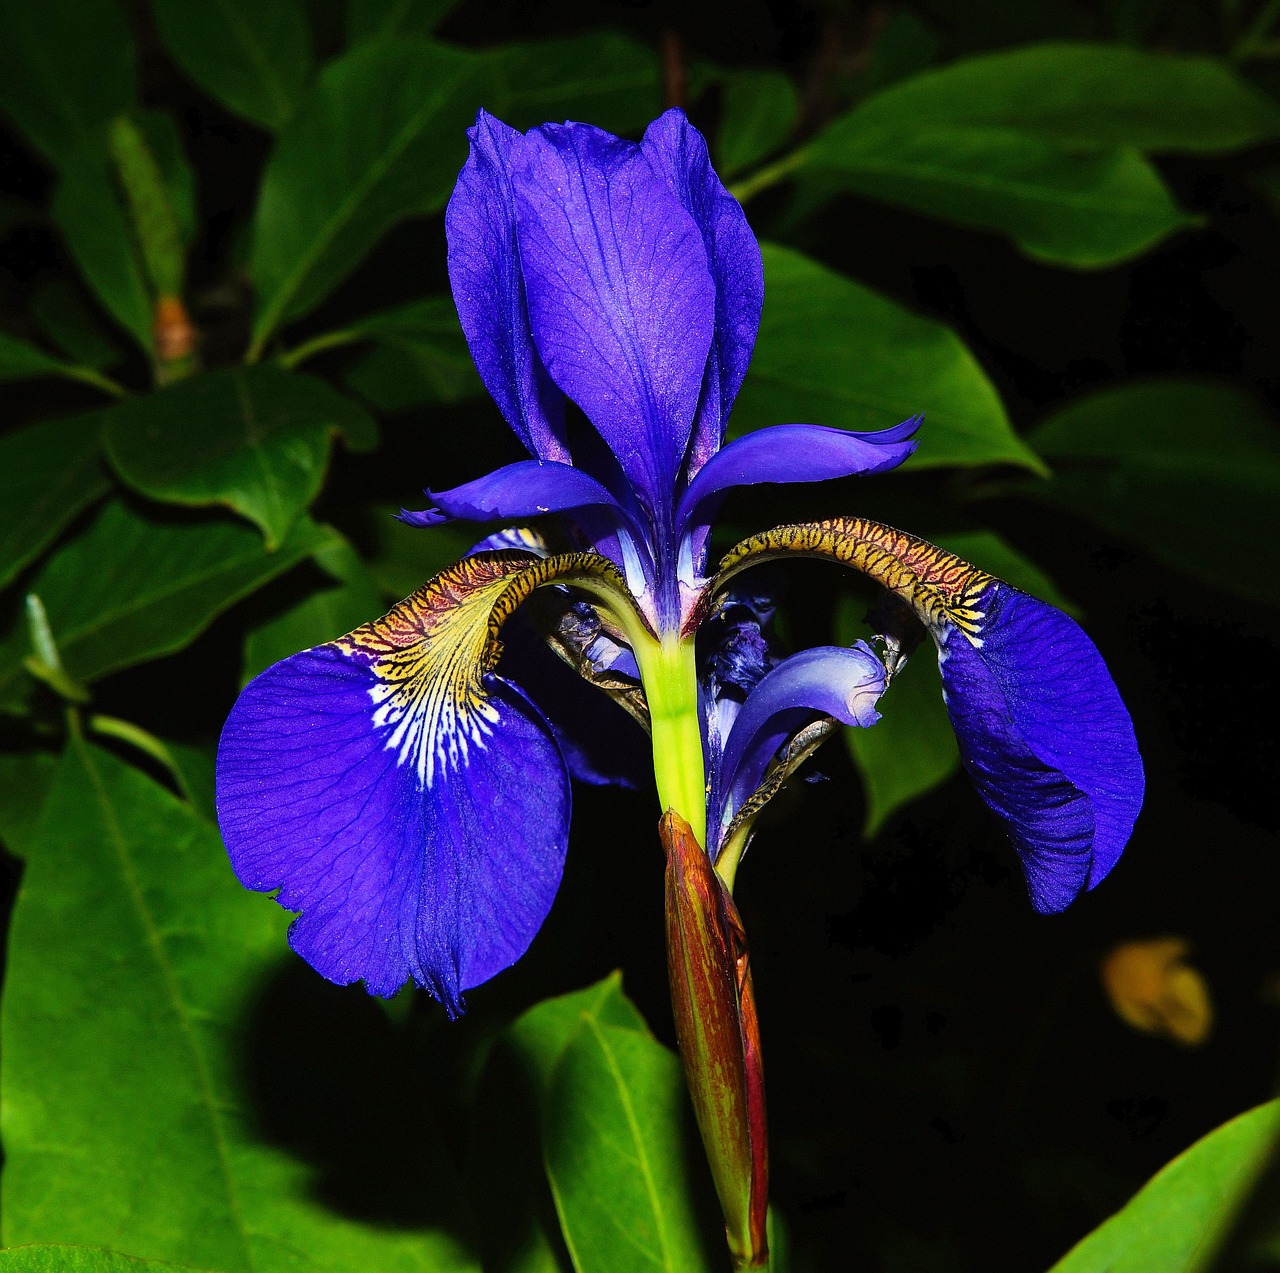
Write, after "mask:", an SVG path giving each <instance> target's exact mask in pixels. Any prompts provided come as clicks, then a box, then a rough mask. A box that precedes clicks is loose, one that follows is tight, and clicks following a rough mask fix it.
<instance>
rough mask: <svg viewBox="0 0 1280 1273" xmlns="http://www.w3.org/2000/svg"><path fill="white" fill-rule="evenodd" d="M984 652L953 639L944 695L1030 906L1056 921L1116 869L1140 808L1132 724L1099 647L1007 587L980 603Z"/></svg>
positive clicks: (945, 648)
mask: <svg viewBox="0 0 1280 1273" xmlns="http://www.w3.org/2000/svg"><path fill="white" fill-rule="evenodd" d="M978 608H979V609H980V610H981V611H983V612H984V617H983V619H982V620H981V622H980V624H979V626H978V634H979V635H978V642H977V643H974V642H971V641H970V640H969V639H968V638H967V637H966V636H965V635H964V633H963V632H961V631H959V630H957V629H955V628H952V629H951V630H950V631H949V632H948V633H947V634H946V636H945V638H944V639H943V642H942V644H941V647H940V648H941V651H942V656H943V657H942V685H943V690H944V693H945V695H946V699H947V709H948V711H949V713H950V715H951V723H952V725H953V726H954V728H955V731H956V737H957V739H958V740H959V742H960V751H961V755H962V757H963V758H964V762H965V767H966V769H967V770H968V771H969V774H970V775H971V777H972V778H973V780H974V783H975V784H976V785H977V787H978V790H979V791H980V792H981V794H982V797H983V799H984V800H986V802H987V804H988V805H990V806H991V808H992V809H993V810H994V811H995V812H996V813H997V814H999V815H1000V816H1001V817H1002V818H1003V819H1004V820H1005V822H1006V823H1007V824H1008V826H1009V830H1010V834H1011V835H1012V836H1013V839H1014V842H1015V844H1016V845H1017V847H1018V849H1019V851H1020V852H1021V854H1022V859H1023V866H1024V869H1025V870H1026V874H1027V882H1028V885H1029V887H1030V889H1031V898H1032V903H1033V904H1034V906H1035V907H1036V909H1037V910H1040V911H1059V910H1062V909H1063V907H1065V906H1067V905H1068V904H1069V903H1070V902H1071V901H1072V899H1073V898H1074V897H1075V896H1076V895H1077V894H1078V893H1079V892H1080V891H1081V889H1083V888H1092V887H1093V886H1094V885H1095V884H1097V883H1099V881H1101V880H1102V879H1103V878H1104V877H1105V876H1106V874H1107V873H1108V872H1109V871H1110V870H1111V868H1112V867H1113V866H1114V865H1115V863H1116V860H1117V859H1118V858H1119V856H1120V853H1121V851H1122V850H1123V848H1124V846H1125V843H1126V841H1127V840H1128V838H1129V835H1130V833H1131V831H1132V830H1133V824H1134V821H1135V819H1136V818H1137V816H1138V811H1139V809H1140V808H1141V806H1142V794H1143V785H1144V780H1143V772H1142V760H1141V757H1140V756H1139V754H1138V745H1137V740H1136V739H1135V738H1134V734H1133V725H1132V723H1131V721H1130V719H1129V713H1128V712H1127V711H1126V710H1125V706H1124V703H1123V702H1122V701H1121V699H1120V695H1119V693H1118V692H1117V690H1116V687H1115V684H1114V683H1113V681H1112V679H1111V676H1110V674H1109V673H1108V671H1107V668H1106V664H1105V663H1104V662H1103V661H1102V656H1101V655H1100V654H1099V653H1098V651H1097V648H1096V647H1095V646H1094V644H1093V642H1092V641H1090V640H1089V638H1088V637H1087V636H1086V635H1085V634H1084V633H1083V632H1082V631H1081V630H1080V627H1079V626H1078V625H1077V624H1076V623H1075V622H1074V621H1073V620H1072V619H1070V618H1069V617H1068V616H1067V615H1065V614H1063V613H1062V612H1061V611H1059V610H1056V609H1054V607H1053V606H1050V605H1047V604H1046V603H1045V602H1043V601H1038V600H1037V599H1036V598H1034V597H1031V596H1028V595H1027V594H1026V593H1024V592H1019V591H1018V590H1017V589H1016V588H1011V587H1009V586H1008V585H1007V584H1003V583H994V584H992V585H991V587H990V588H989V589H988V591H987V593H986V595H985V596H983V597H982V598H981V599H980V600H979V602H978Z"/></svg>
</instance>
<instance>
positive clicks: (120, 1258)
mask: <svg viewBox="0 0 1280 1273" xmlns="http://www.w3.org/2000/svg"><path fill="white" fill-rule="evenodd" d="M0 1271H3V1273H201V1270H198V1269H195V1268H193V1266H191V1265H190V1264H170V1263H169V1261H167V1260H140V1259H138V1258H137V1256H133V1255H122V1254H121V1253H120V1252H119V1251H108V1250H107V1249H106V1247H100V1246H64V1245H62V1244H61V1243H58V1244H56V1245H55V1244H46V1243H43V1242H41V1243H37V1244H35V1245H33V1246H18V1247H10V1248H9V1249H8V1250H7V1251H0Z"/></svg>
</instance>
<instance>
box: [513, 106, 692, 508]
mask: <svg viewBox="0 0 1280 1273" xmlns="http://www.w3.org/2000/svg"><path fill="white" fill-rule="evenodd" d="M512 185H513V188H514V190H515V195H516V210H517V223H518V227H519V243H520V256H521V264H522V267H523V271H524V279H525V288H526V292H527V296H528V305H529V315H530V319H531V320H532V324H533V332H534V339H535V340H536V342H537V346H538V350H539V352H540V353H541V355H542V359H543V361H544V363H545V364H546V366H547V369H548V370H549V371H550V373H551V376H552V378H553V379H554V380H555V382H556V384H557V385H559V386H560V388H561V389H563V390H564V392H565V393H567V394H568V395H569V396H570V397H571V398H572V399H573V400H574V401H575V402H577V403H578V405H579V406H580V407H582V409H583V410H584V411H585V412H586V414H587V416H588V418H589V419H590V420H591V422H592V424H593V425H595V427H596V429H597V430H598V431H599V433H600V434H601V436H602V437H603V438H604V439H605V441H606V442H607V443H608V444H609V446H610V447H611V448H612V450H613V452H614V454H615V455H616V456H617V458H618V461H619V463H620V464H621V465H622V468H623V470H624V472H625V473H626V475H627V477H628V478H629V479H630V481H631V483H632V484H633V485H634V486H635V487H636V488H637V491H638V493H639V494H640V496H641V499H642V500H643V501H645V502H646V503H647V505H648V508H649V511H650V513H656V512H658V511H660V510H662V509H664V508H665V507H667V506H668V505H669V503H670V500H671V496H672V491H673V489H674V485H675V478H676V473H677V470H678V468H679V465H680V462H681V460H682V458H683V456H684V451H685V447H686V445H687V443H688V440H689V430H690V426H691V424H692V421H693V414H694V411H695V409H696V407H697V405H698V396H699V392H700V389H701V386H702V376H703V370H704V368H705V366H706V361H707V351H708V349H709V347H710V344H711V334H712V327H713V324H714V317H715V303H716V301H715V287H714V285H713V283H712V281H711V274H710V271H709V270H708V268H707V254H706V250H705V248H704V247H703V243H702V236H701V234H700V232H699V230H698V227H697V226H696V225H695V224H694V221H693V218H692V217H691V216H690V215H689V213H688V212H686V211H685V210H684V208H682V207H681V206H680V202H679V200H678V199H677V198H676V197H675V195H674V194H673V193H672V191H671V189H670V187H669V185H668V184H667V182H666V180H665V179H664V178H663V177H662V176H660V175H659V174H658V173H656V172H655V171H654V170H653V168H652V167H651V166H650V164H649V163H648V161H647V160H646V159H645V157H644V154H643V152H642V151H641V150H640V148H639V147H638V146H636V145H634V144H632V143H630V142H624V141H620V140H619V139H618V138H616V137H614V136H612V135H611V134H609V133H606V132H603V131H601V130H600V129H598V128H591V127H588V126H587V125H585V124H566V125H563V126H557V125H550V124H548V125H545V126H543V127H542V128H540V129H537V130H535V131H534V132H532V133H530V134H528V136H527V137H526V138H525V139H524V144H523V145H522V147H521V148H520V150H519V154H518V156H517V160H516V167H515V169H514V171H513V180H512Z"/></svg>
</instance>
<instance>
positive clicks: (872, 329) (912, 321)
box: [730, 244, 1043, 472]
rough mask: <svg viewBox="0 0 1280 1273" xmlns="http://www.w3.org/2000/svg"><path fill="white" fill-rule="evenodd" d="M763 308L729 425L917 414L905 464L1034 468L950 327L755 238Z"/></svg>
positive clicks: (859, 422) (866, 424) (868, 423)
mask: <svg viewBox="0 0 1280 1273" xmlns="http://www.w3.org/2000/svg"><path fill="white" fill-rule="evenodd" d="M763 252H764V272H765V304H764V316H763V318H762V320H761V323H760V335H759V337H758V338H757V340H756V349H755V356H754V357H753V359H752V362H751V371H750V373H749V374H748V376H747V379H746V382H745V383H744V385H743V388H742V394H741V396H740V397H739V399H738V402H737V405H736V406H735V408H734V413H733V416H732V418H731V420H730V430H731V432H733V433H735V434H736V433H744V432H747V431H748V430H751V429H758V428H762V427H764V426H765V425H770V424H781V423H784V422H787V421H804V422H807V423H811V424H826V425H833V426H835V427H837V428H842V429H882V428H887V427H889V426H890V425H894V424H897V423H898V421H900V420H903V419H905V418H906V417H907V416H910V415H914V414H915V413H916V412H919V411H923V412H924V413H925V420H924V425H923V427H922V428H921V430H920V435H919V436H920V447H919V449H918V450H917V451H916V453H915V455H913V456H912V458H911V459H910V460H909V461H908V463H909V464H911V465H912V466H914V467H919V468H922V467H937V466H939V465H947V464H963V465H976V464H1001V463H1003V464H1020V465H1022V466H1023V467H1024V468H1028V469H1031V470H1032V471H1033V472H1041V471H1043V465H1041V463H1040V461H1039V459H1038V458H1037V457H1036V455H1035V454H1034V452H1032V451H1031V450H1030V449H1029V448H1028V447H1027V446H1026V444H1025V443H1023V442H1022V441H1021V439H1020V438H1019V437H1018V436H1017V434H1015V433H1014V432H1013V429H1012V428H1011V427H1010V424H1009V417H1008V416H1007V415H1006V414H1005V410H1004V406H1003V405H1002V404H1001V402H1000V398H999V395H998V394H997V393H996V390H995V387H994V386H993V385H992V383H991V381H990V380H988V379H987V377H986V375H985V373H984V372H983V370H982V368H981V367H980V366H979V365H978V363H977V362H976V360H975V359H974V357H973V355H972V354H970V353H969V351H968V350H967V349H966V348H965V347H964V345H963V343H962V342H961V341H960V340H959V338H958V337H957V336H956V334H955V333H954V332H953V331H952V330H951V329H950V328H949V327H944V326H943V325H942V324H941V323H936V322H933V321H931V320H930V319H927V318H920V317H918V316H917V315H915V314H912V313H910V312H909V311H907V310H905V309H902V308H901V307H900V306H898V305H895V304H894V303H893V302H892V301H888V300H885V299H884V297H882V296H877V295H876V294H875V293H874V292H872V291H870V290H868V289H867V288H865V287H863V286H862V285H861V284H859V283H855V282H853V281H852V280H851V279H847V278H844V277H842V276H841V275H839V274H835V273H832V271H830V270H828V269H827V268H825V267H824V266H822V265H820V264H818V262H816V261H812V260H810V259H809V258H808V257H805V256H802V255H801V254H800V253H798V252H794V251H792V250H791V249H789V248H783V247H778V246H777V245H772V244H766V245H765V246H764V248H763Z"/></svg>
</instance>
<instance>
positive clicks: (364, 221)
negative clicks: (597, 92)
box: [250, 37, 483, 354]
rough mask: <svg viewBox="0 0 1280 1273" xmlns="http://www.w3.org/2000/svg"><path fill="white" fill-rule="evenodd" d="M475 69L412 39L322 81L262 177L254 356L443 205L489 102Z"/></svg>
mask: <svg viewBox="0 0 1280 1273" xmlns="http://www.w3.org/2000/svg"><path fill="white" fill-rule="evenodd" d="M477 65H478V59H476V58H474V57H471V56H468V55H466V54H464V53H460V52H456V51H453V50H450V49H446V48H444V47H442V46H437V45H431V44H428V43H426V42H425V41H422V40H414V39H410V38H407V37H406V38H404V39H398V40H396V41H394V42H372V43H362V44H359V45H357V46H356V47H355V48H353V49H352V50H351V51H350V52H348V53H347V54H345V55H344V56H343V57H340V58H338V59H336V60H335V61H333V62H330V63H329V64H328V65H327V66H326V67H325V69H324V70H323V71H322V72H321V74H320V77H319V80H318V81H317V82H316V84H315V87H314V88H313V89H312V91H311V93H310V94H309V95H308V96H307V98H306V99H305V100H304V102H303V103H302V105H301V106H300V107H299V108H298V111H297V113H296V114H295V116H294V117H293V119H292V120H291V121H290V123H289V125H288V127H287V128H285V129H284V131H283V132H282V133H281V134H280V137H279V140H278V142H277V144H276V149H275V152H274V153H273V154H272V156H271V158H270V160H269V161H268V163H267V169H266V173H265V175H264V177H263V182H262V193H261V197H260V200H259V204H258V210H257V214H256V218H255V224H254V231H253V252H252V257H251V260H250V273H251V275H252V278H253V282H254V285H255V287H256V288H257V291H258V312H257V317H256V319H255V321H254V327H253V351H254V353H255V354H256V353H257V352H258V351H260V350H261V349H262V347H263V345H264V344H265V342H266V341H267V340H268V339H269V338H270V336H271V334H272V333H273V332H274V331H275V329H276V328H277V327H278V326H279V325H280V324H281V323H282V322H285V321H286V320H287V319H289V318H293V317H296V316H297V315H299V314H302V313H305V312H306V311H307V310H308V309H310V308H312V307H313V306H314V305H316V304H317V303H318V302H319V301H320V300H322V299H323V298H324V296H325V295H326V294H327V293H328V292H329V291H330V289H332V288H333V287H334V286H335V285H336V284H337V283H338V282H340V281H341V280H342V278H343V277H345V275H346V274H347V273H348V272H349V271H350V270H351V269H352V268H354V267H355V266H356V265H357V264H359V262H360V260H361V258H362V257H363V256H364V255H365V253H366V252H368V251H369V249H370V248H372V247H373V245H374V244H375V243H376V242H377V241H378V239H379V238H381V237H382V235H383V234H384V233H385V232H386V231H387V230H389V229H390V228H391V227H392V226H393V225H394V224H396V222H398V221H402V220H404V219H405V218H406V217H411V216H415V215H426V214H429V213H431V212H435V211H437V210H438V209H439V208H440V207H442V206H443V204H444V202H445V200H446V199H447V198H448V195H449V191H450V190H451V189H452V188H453V183H454V179H455V178H456V176H457V173H458V169H459V168H460V167H461V165H462V161H463V159H464V158H465V155H466V129H467V127H468V126H469V125H470V124H471V122H472V119H473V117H474V115H475V108H476V102H477V101H478V100H479V98H480V97H481V96H482V95H483V94H482V89H481V85H480V82H479V79H478V72H477Z"/></svg>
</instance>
